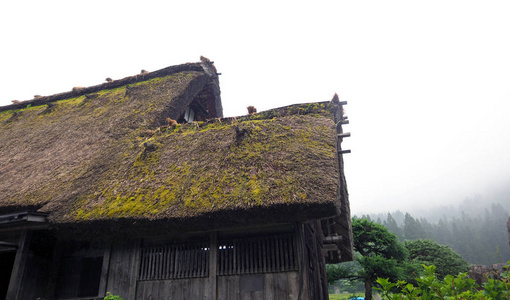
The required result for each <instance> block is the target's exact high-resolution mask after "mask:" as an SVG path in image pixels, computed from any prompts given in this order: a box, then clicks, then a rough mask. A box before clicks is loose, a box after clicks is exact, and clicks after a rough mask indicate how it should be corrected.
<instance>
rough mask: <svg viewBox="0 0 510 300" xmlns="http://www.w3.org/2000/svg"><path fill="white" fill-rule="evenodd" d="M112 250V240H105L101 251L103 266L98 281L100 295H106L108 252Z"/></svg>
mask: <svg viewBox="0 0 510 300" xmlns="http://www.w3.org/2000/svg"><path fill="white" fill-rule="evenodd" d="M111 252H112V242H111V241H108V242H106V245H105V249H104V252H103V267H102V269H101V279H100V282H99V294H98V296H100V297H103V298H104V297H105V296H106V284H107V283H108V270H109V268H110V254H111Z"/></svg>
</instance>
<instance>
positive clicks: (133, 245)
mask: <svg viewBox="0 0 510 300" xmlns="http://www.w3.org/2000/svg"><path fill="white" fill-rule="evenodd" d="M129 244H130V247H129V249H131V250H132V251H131V255H130V257H129V259H130V261H131V263H130V265H131V266H130V268H129V269H128V270H130V272H129V275H130V276H129V285H128V296H127V299H128V300H135V299H137V298H136V291H137V279H138V274H139V272H140V271H139V269H140V251H141V247H140V246H141V240H133V241H130V243H129Z"/></svg>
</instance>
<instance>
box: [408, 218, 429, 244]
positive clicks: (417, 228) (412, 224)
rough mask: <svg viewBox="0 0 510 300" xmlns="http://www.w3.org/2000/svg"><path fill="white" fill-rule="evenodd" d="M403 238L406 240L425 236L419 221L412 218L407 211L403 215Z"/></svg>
mask: <svg viewBox="0 0 510 300" xmlns="http://www.w3.org/2000/svg"><path fill="white" fill-rule="evenodd" d="M404 238H405V239H406V240H416V239H423V238H425V231H424V230H423V227H422V226H421V223H420V221H419V220H416V219H415V218H413V217H412V216H411V215H410V214H409V213H406V215H405V217H404Z"/></svg>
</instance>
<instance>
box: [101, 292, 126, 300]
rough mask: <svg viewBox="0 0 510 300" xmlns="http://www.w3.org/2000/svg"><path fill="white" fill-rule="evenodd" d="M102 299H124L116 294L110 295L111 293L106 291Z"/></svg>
mask: <svg viewBox="0 0 510 300" xmlns="http://www.w3.org/2000/svg"><path fill="white" fill-rule="evenodd" d="M103 300H124V299H123V298H121V297H120V296H118V295H112V293H110V292H107V293H106V296H105V297H104V299H103Z"/></svg>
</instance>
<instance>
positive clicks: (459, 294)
mask: <svg viewBox="0 0 510 300" xmlns="http://www.w3.org/2000/svg"><path fill="white" fill-rule="evenodd" d="M509 263H510V262H509ZM423 268H424V269H425V276H422V277H420V278H416V282H417V286H414V285H413V284H411V283H407V282H406V281H404V280H400V281H397V282H396V283H392V282H390V281H389V279H383V278H378V279H377V283H378V284H379V285H380V286H381V287H380V288H376V289H377V290H379V291H381V292H382V293H381V295H382V296H383V297H384V298H386V299H388V300H397V299H398V300H400V299H424V300H425V299H427V300H428V299H496V300H497V299H510V292H509V290H510V272H509V268H510V265H508V264H507V265H506V266H505V268H504V270H505V271H504V272H503V273H502V274H499V276H498V279H488V281H487V282H486V283H484V284H482V286H481V287H480V286H478V285H477V284H476V283H475V281H474V280H473V279H471V278H468V277H467V273H461V274H459V275H458V276H456V277H454V276H452V275H447V276H445V278H444V279H443V280H439V279H438V278H437V276H436V273H435V270H436V267H435V266H425V265H423Z"/></svg>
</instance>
